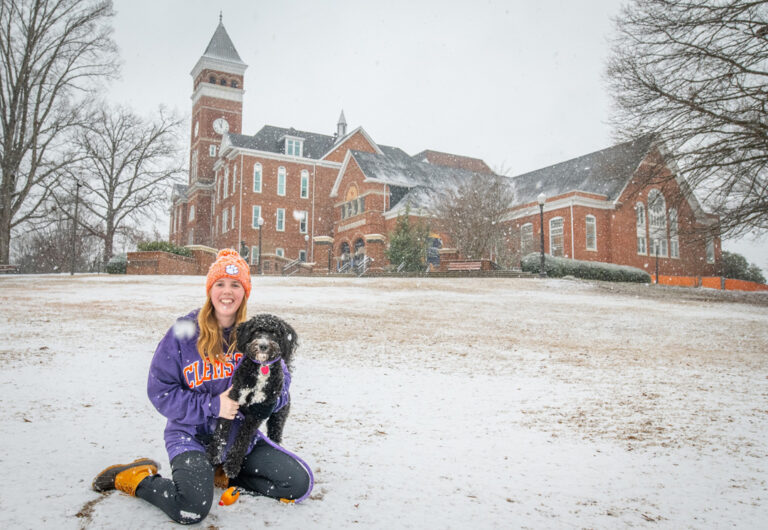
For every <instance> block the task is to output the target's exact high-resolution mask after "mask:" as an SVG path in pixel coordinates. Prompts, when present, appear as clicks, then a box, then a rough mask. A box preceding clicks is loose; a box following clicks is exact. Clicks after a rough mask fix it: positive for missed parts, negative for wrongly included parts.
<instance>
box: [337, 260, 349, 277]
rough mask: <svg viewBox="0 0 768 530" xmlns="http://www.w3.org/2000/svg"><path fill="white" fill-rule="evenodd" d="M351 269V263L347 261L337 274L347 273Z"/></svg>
mask: <svg viewBox="0 0 768 530" xmlns="http://www.w3.org/2000/svg"><path fill="white" fill-rule="evenodd" d="M351 269H352V262H351V261H348V262H346V263H345V264H344V265H342V266H341V268H339V270H338V273H339V274H343V273H345V272H349V271H350V270H351Z"/></svg>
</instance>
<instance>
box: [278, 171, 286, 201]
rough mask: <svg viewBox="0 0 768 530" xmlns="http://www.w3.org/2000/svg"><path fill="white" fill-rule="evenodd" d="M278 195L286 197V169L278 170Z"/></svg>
mask: <svg viewBox="0 0 768 530" xmlns="http://www.w3.org/2000/svg"><path fill="white" fill-rule="evenodd" d="M277 194H278V195H282V196H285V168H284V167H283V166H280V167H279V168H277Z"/></svg>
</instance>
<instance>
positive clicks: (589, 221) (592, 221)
mask: <svg viewBox="0 0 768 530" xmlns="http://www.w3.org/2000/svg"><path fill="white" fill-rule="evenodd" d="M590 225H591V228H592V246H590V245H589V237H590V234H589V232H590ZM584 236H585V239H586V241H585V244H586V249H587V250H589V251H594V252H597V218H596V217H595V216H594V215H587V216H586V217H585V218H584Z"/></svg>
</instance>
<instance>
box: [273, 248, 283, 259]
mask: <svg viewBox="0 0 768 530" xmlns="http://www.w3.org/2000/svg"><path fill="white" fill-rule="evenodd" d="M275 256H278V257H280V258H284V257H285V250H283V249H282V248H280V247H277V248H276V249H275Z"/></svg>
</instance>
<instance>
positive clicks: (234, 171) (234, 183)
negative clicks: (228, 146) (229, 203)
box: [232, 166, 237, 195]
mask: <svg viewBox="0 0 768 530" xmlns="http://www.w3.org/2000/svg"><path fill="white" fill-rule="evenodd" d="M236 190H237V166H235V167H233V168H232V195H234V194H235V191H236Z"/></svg>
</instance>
